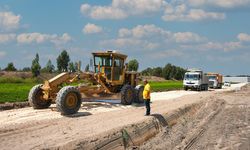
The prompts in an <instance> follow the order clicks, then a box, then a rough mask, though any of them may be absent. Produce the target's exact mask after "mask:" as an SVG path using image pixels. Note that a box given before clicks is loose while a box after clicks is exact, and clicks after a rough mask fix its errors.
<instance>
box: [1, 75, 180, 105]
mask: <svg viewBox="0 0 250 150" xmlns="http://www.w3.org/2000/svg"><path fill="white" fill-rule="evenodd" d="M38 83H39V81H37V80H35V79H30V78H29V79H21V78H0V103H4V102H21V101H26V100H27V97H28V93H29V90H30V89H31V88H32V87H33V86H34V85H36V84H38ZM150 85H151V88H152V91H169V90H178V89H181V88H182V81H164V82H150Z"/></svg>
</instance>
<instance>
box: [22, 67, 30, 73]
mask: <svg viewBox="0 0 250 150" xmlns="http://www.w3.org/2000/svg"><path fill="white" fill-rule="evenodd" d="M22 71H26V72H28V71H31V69H30V67H24V68H23V69H22Z"/></svg>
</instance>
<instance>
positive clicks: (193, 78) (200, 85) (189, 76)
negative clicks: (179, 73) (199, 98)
mask: <svg viewBox="0 0 250 150" xmlns="http://www.w3.org/2000/svg"><path fill="white" fill-rule="evenodd" d="M183 87H184V90H188V89H192V90H193V89H196V90H198V91H202V90H208V77H207V76H206V75H205V74H203V72H202V71H201V70H197V69H188V71H187V72H186V73H185V75H184V80H183Z"/></svg>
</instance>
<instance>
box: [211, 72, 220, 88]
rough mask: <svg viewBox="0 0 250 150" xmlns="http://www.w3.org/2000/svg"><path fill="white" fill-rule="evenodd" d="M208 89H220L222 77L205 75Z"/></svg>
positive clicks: (213, 74)
mask: <svg viewBox="0 0 250 150" xmlns="http://www.w3.org/2000/svg"><path fill="white" fill-rule="evenodd" d="M207 76H208V80H209V84H208V85H209V87H210V88H219V89H221V88H222V75H221V74H218V73H207Z"/></svg>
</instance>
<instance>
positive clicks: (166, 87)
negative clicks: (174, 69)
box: [149, 81, 183, 92]
mask: <svg viewBox="0 0 250 150" xmlns="http://www.w3.org/2000/svg"><path fill="white" fill-rule="evenodd" d="M149 84H150V85H151V89H152V91H155V92H156V91H170V90H179V89H182V85H183V84H182V81H164V82H149Z"/></svg>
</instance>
